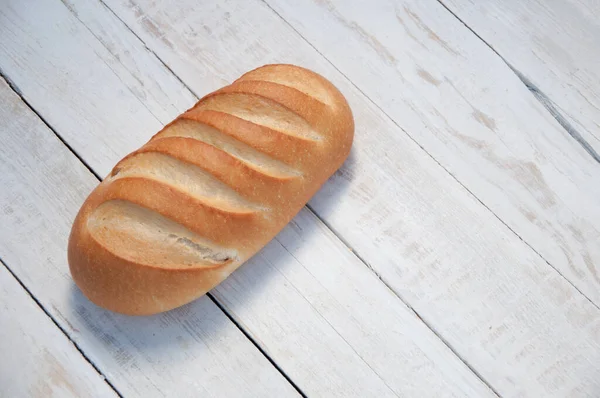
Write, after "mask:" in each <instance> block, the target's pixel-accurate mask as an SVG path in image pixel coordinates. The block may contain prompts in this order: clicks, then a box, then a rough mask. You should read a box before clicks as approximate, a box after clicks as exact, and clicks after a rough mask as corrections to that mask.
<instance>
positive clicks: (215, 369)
mask: <svg viewBox="0 0 600 398" xmlns="http://www.w3.org/2000/svg"><path fill="white" fill-rule="evenodd" d="M2 25H3V23H2ZM0 104H1V106H0V131H2V146H1V147H0V170H2V173H0V186H1V187H2V189H1V190H0V209H1V214H2V223H1V224H0V256H1V257H2V259H3V261H4V262H5V263H6V264H7V265H8V266H9V267H10V268H11V270H12V271H13V272H14V273H15V274H16V275H18V277H19V279H20V280H21V281H22V282H23V284H24V285H25V286H27V288H28V289H29V290H30V291H31V292H32V294H34V295H35V297H36V299H37V300H38V301H39V302H40V303H41V305H43V306H44V308H45V309H46V310H47V311H48V313H50V314H51V316H52V317H54V319H56V321H57V322H58V323H59V324H60V325H61V327H62V328H63V330H65V331H66V332H67V333H68V334H69V336H70V338H71V339H72V340H73V341H74V342H75V343H76V344H77V345H78V346H79V347H80V348H81V350H82V351H83V352H84V353H85V355H86V356H87V357H88V358H90V360H91V361H93V363H94V364H95V365H96V366H97V367H98V368H99V369H100V370H101V371H102V372H103V374H104V375H105V376H106V377H107V379H108V380H110V381H111V383H112V384H113V385H114V386H115V388H116V389H117V390H118V391H119V392H120V393H121V394H122V395H124V396H127V397H130V396H131V397H137V396H139V397H153V396H163V395H169V396H198V395H200V396H215V397H226V396H230V397H239V396H256V397H263V396H295V395H297V394H296V393H295V390H294V389H293V388H292V387H291V386H290V384H288V382H287V381H286V380H285V378H284V377H283V376H282V375H281V374H280V373H279V372H278V371H277V370H276V369H275V368H274V367H273V366H272V365H271V364H270V363H269V362H268V361H267V359H266V358H265V357H264V356H263V355H262V354H261V353H260V351H259V350H258V349H257V348H256V347H255V346H254V345H253V344H252V343H251V342H250V341H249V340H248V339H247V338H246V337H245V336H244V335H243V333H242V332H240V330H239V329H238V328H237V327H236V326H235V325H234V324H233V323H232V322H231V321H230V320H229V319H228V318H227V316H226V315H225V314H224V313H223V312H222V311H221V310H220V309H219V308H218V307H217V306H216V305H215V304H214V303H213V302H212V301H210V300H209V299H208V298H207V297H205V298H203V299H201V300H198V301H197V302H195V303H193V304H191V305H188V306H185V307H183V308H181V309H179V310H178V311H173V312H170V313H167V314H163V315H158V316H153V317H145V318H133V317H126V316H122V315H117V314H113V313H110V312H108V311H104V310H101V309H100V308H98V307H96V306H94V305H93V304H91V303H90V302H89V301H88V300H87V299H85V298H84V297H83V295H82V294H81V292H80V291H79V290H78V289H77V288H76V287H75V285H74V283H73V281H72V279H71V277H70V274H69V270H68V266H67V261H66V246H67V239H68V235H69V231H70V227H71V222H72V220H73V218H74V217H75V214H76V212H77V209H78V208H79V206H80V205H81V204H82V203H83V200H84V199H85V197H86V196H87V194H88V193H89V192H90V191H91V190H92V189H93V187H94V186H95V185H96V184H97V182H98V181H97V180H96V178H95V177H94V176H93V175H92V174H91V173H90V172H89V171H88V170H87V169H86V168H85V167H84V166H83V165H82V164H81V163H80V162H79V161H78V160H77V158H75V156H73V154H72V153H71V152H70V151H69V150H68V149H67V148H66V147H65V146H64V145H63V144H62V143H61V142H60V141H59V140H58V139H57V138H56V136H55V135H54V134H53V133H52V131H51V130H49V129H48V128H47V127H46V126H45V125H44V124H43V123H42V122H41V121H40V120H39V119H38V118H37V117H36V116H35V114H34V113H32V112H31V111H30V110H29V109H28V108H27V106H26V105H25V104H24V103H23V102H22V101H21V100H20V99H19V97H18V96H17V95H15V93H14V92H13V91H12V90H11V89H10V88H9V87H8V86H7V84H6V83H5V82H4V81H3V80H1V81H0ZM31 333H34V332H31ZM2 352H3V353H4V352H5V351H2ZM3 362H6V358H5V360H4V361H3ZM36 377H38V374H34V375H32V379H35V378H36ZM16 396H19V395H16ZM83 396H89V395H87V394H83Z"/></svg>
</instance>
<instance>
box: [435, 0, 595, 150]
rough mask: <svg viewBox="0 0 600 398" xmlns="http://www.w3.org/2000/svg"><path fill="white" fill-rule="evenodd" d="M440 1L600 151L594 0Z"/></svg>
mask: <svg viewBox="0 0 600 398" xmlns="http://www.w3.org/2000/svg"><path fill="white" fill-rule="evenodd" d="M442 3H444V5H446V6H447V7H448V8H449V9H450V10H452V12H453V13H455V14H456V15H457V16H458V17H459V18H460V19H461V20H462V21H463V22H465V23H466V24H467V25H468V26H469V27H470V28H471V29H473V30H474V31H475V32H476V33H477V34H478V35H479V36H481V38H482V39H483V40H485V41H486V42H487V43H488V44H489V45H490V46H491V47H492V48H493V49H494V50H495V51H497V52H498V53H499V54H500V55H501V56H502V57H503V58H504V59H505V60H506V61H507V62H508V63H509V64H510V65H512V67H514V68H516V69H517V70H518V71H519V72H520V73H522V74H523V75H524V76H525V77H526V78H527V79H528V80H529V81H531V82H532V83H533V84H534V85H535V86H536V87H537V88H538V89H539V90H541V92H542V93H543V94H545V95H546V97H547V99H548V100H549V101H550V103H551V104H552V105H553V106H554V107H555V108H556V109H557V111H558V112H559V113H560V114H561V116H563V117H565V118H566V119H567V120H568V121H569V123H570V124H571V125H572V126H573V127H574V128H575V129H576V131H577V132H578V133H579V134H581V136H582V138H584V139H585V140H586V141H587V143H588V144H589V145H590V146H591V147H592V148H593V149H594V150H595V151H596V153H600V68H598V65H600V47H599V46H598V38H599V37H600V3H599V2H598V1H597V0H568V1H561V0H533V1H518V0H509V1H501V0H493V1H486V2H478V1H474V0H442ZM598 161H599V162H600V158H599V159H598Z"/></svg>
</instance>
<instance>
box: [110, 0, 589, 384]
mask: <svg viewBox="0 0 600 398" xmlns="http://www.w3.org/2000/svg"><path fill="white" fill-rule="evenodd" d="M108 4H109V5H110V7H111V8H112V9H113V10H114V11H115V12H117V14H118V15H119V16H120V17H121V18H122V19H123V20H124V21H125V22H126V23H127V24H128V25H129V26H130V27H131V28H132V29H133V30H134V31H135V32H136V34H137V35H139V36H140V38H142V40H143V41H144V42H145V44H146V45H147V46H148V47H149V48H151V49H152V50H153V51H154V52H156V53H157V55H158V56H160V58H161V59H162V60H163V61H164V62H166V63H167V64H168V65H169V67H170V68H171V69H172V70H173V71H174V72H175V73H177V75H178V76H179V77H181V78H182V80H183V81H184V82H185V83H186V84H188V85H189V86H190V87H191V88H192V89H193V90H194V91H196V92H198V93H202V92H204V88H205V87H210V88H213V85H214V81H215V78H212V77H207V78H205V76H206V71H207V70H216V71H218V74H217V78H221V76H224V78H225V79H233V78H234V77H236V76H237V75H238V74H239V73H240V72H242V71H244V70H247V69H249V68H251V67H254V66H257V65H259V64H262V63H266V62H282V61H283V62H293V63H299V64H301V65H304V66H307V67H310V68H313V69H315V70H317V71H319V72H321V73H323V74H324V75H325V76H327V77H329V78H331V79H332V80H333V81H334V82H335V83H336V84H337V85H338V87H340V88H341V89H342V91H343V92H344V93H345V94H346V95H347V96H348V98H349V100H350V102H351V105H352V107H353V109H354V111H355V114H356V115H355V116H356V119H357V139H356V144H355V149H354V152H353V155H352V157H351V158H350V160H349V161H348V162H347V164H346V165H345V167H344V168H343V169H342V171H341V172H340V173H338V174H337V175H336V176H335V177H334V178H332V179H331V181H330V182H329V183H328V184H327V185H326V186H325V187H324V189H323V190H322V191H321V192H320V193H319V194H318V195H317V196H316V197H315V198H314V200H313V201H311V203H312V205H313V207H314V208H315V209H316V211H317V212H318V214H319V216H321V217H323V218H324V219H325V220H326V221H327V222H328V224H329V225H331V226H332V227H333V228H334V229H335V231H336V232H337V233H339V234H341V235H342V236H343V237H344V239H345V240H346V241H347V242H349V243H350V244H351V245H352V246H353V248H354V249H356V251H357V252H358V253H359V254H360V255H361V256H362V257H363V258H364V259H365V260H366V261H367V262H368V264H369V265H370V266H371V267H372V268H373V269H374V270H375V272H377V273H378V274H379V275H380V276H381V278H382V279H383V280H384V281H385V282H386V283H387V284H388V285H390V286H391V287H392V288H393V289H394V291H395V292H396V293H397V294H398V295H400V296H402V297H403V298H404V299H405V300H406V301H407V302H409V303H410V305H411V306H412V307H413V308H414V309H415V310H416V311H417V312H419V314H421V316H423V318H424V319H425V320H426V321H427V322H428V323H429V324H430V325H431V326H432V327H433V328H434V329H435V330H436V331H437V333H439V334H440V335H442V336H443V337H444V338H445V339H446V340H447V342H448V343H449V344H450V345H451V346H453V348H454V349H455V350H456V351H457V352H458V353H459V354H460V355H461V356H462V357H463V358H464V359H465V360H466V361H467V362H468V363H469V364H470V365H471V366H472V367H474V368H475V369H477V371H478V372H479V373H480V374H481V375H482V376H483V377H484V378H485V379H486V380H487V381H488V382H489V383H490V384H492V385H493V386H494V387H495V388H496V389H497V390H498V391H499V392H500V393H501V394H505V395H530V396H565V395H568V394H573V395H585V394H586V393H588V394H593V392H594V391H596V390H597V389H598V388H599V387H598V383H599V382H598V380H600V376H599V372H600V369H599V368H598V365H596V364H598V363H599V362H598V361H597V358H598V357H599V356H600V354H599V352H600V351H599V349H600V348H599V338H600V334H599V332H598V331H599V328H600V326H599V322H600V318H599V316H598V307H597V306H596V305H594V304H592V303H591V302H590V301H589V300H587V299H586V298H585V297H584V296H583V295H581V294H580V293H579V292H578V291H577V290H576V289H575V288H574V287H573V286H572V285H571V284H570V283H569V282H568V281H566V280H565V279H564V278H563V277H562V276H561V275H560V273H558V272H556V271H554V270H553V269H552V268H551V267H549V266H548V264H547V263H546V261H544V259H542V258H540V256H539V255H537V254H536V253H535V252H534V251H532V250H531V249H530V247H528V245H527V244H526V243H524V242H523V241H522V240H521V239H520V238H519V237H517V236H515V234H514V233H513V232H512V231H511V230H510V229H509V228H507V227H506V226H505V225H504V224H503V223H502V222H500V221H499V220H498V218H497V217H496V216H495V215H494V214H492V213H491V212H490V211H489V210H488V209H486V208H485V207H484V206H483V205H482V203H481V202H480V200H481V201H483V202H484V203H485V204H486V205H487V206H489V207H490V208H492V209H493V211H494V212H495V213H496V214H498V215H499V216H500V217H501V218H502V219H503V220H505V222H506V223H507V224H508V225H509V226H510V227H511V228H516V227H518V234H519V235H521V236H524V237H525V238H526V239H527V241H528V243H529V244H530V245H532V246H534V247H535V248H536V250H538V251H540V252H542V251H544V252H543V255H544V256H545V257H547V258H550V254H554V255H555V257H552V260H553V261H554V260H555V259H558V260H557V263H559V264H558V265H556V264H553V265H554V266H556V267H559V269H560V271H561V272H563V273H565V274H566V275H568V276H569V278H571V279H574V278H573V276H574V275H578V274H579V273H581V274H583V275H581V276H580V277H579V279H577V283H578V285H579V286H583V287H586V286H587V288H586V289H585V292H586V294H588V295H590V296H592V295H594V296H595V297H597V295H598V292H597V289H596V286H597V285H596V284H597V282H596V281H595V280H594V279H593V275H594V273H593V271H592V270H590V268H591V269H593V267H589V265H588V264H586V256H589V258H598V252H597V245H596V242H597V240H596V237H597V227H596V225H595V224H593V223H592V220H594V219H598V217H596V216H597V215H598V214H599V213H598V203H597V202H598V201H597V198H598V189H599V188H598V187H600V184H597V183H595V182H596V181H598V172H597V171H596V169H595V168H593V167H592V166H593V165H594V162H593V160H592V159H590V158H589V156H587V153H586V152H585V151H583V149H582V148H581V146H580V145H579V144H578V143H577V142H575V141H574V140H572V138H571V137H570V136H569V135H568V134H567V133H566V132H565V131H564V130H563V129H562V128H561V127H560V126H559V125H558V124H557V123H556V122H555V120H554V119H553V118H552V117H551V116H550V115H549V114H548V112H546V110H545V109H544V108H543V107H542V106H541V105H540V104H539V103H538V101H536V100H535V98H534V97H533V96H532V95H531V94H530V93H529V92H528V91H527V90H526V88H525V87H523V85H522V83H521V82H520V81H519V79H517V78H516V77H515V76H514V75H513V74H512V72H510V71H509V70H508V69H507V68H506V66H505V65H504V64H503V63H502V62H501V61H500V60H499V59H498V58H497V57H495V56H494V54H493V53H492V52H491V51H489V49H486V47H485V46H484V45H483V44H482V43H481V42H480V41H479V40H477V39H476V38H475V37H473V35H472V33H471V32H469V31H468V30H467V29H466V28H464V26H462V25H461V24H460V23H459V22H457V21H456V20H455V19H454V18H453V17H452V15H450V14H449V13H448V12H447V11H446V10H444V9H443V8H442V7H441V6H440V5H439V4H437V3H434V2H416V1H414V2H404V3H396V5H398V8H399V10H400V12H399V13H398V14H397V13H396V10H395V7H394V6H391V5H390V4H389V3H386V2H376V3H371V4H369V6H368V7H367V6H366V4H365V3H359V2H351V3H348V2H344V3H343V4H344V7H342V8H343V10H342V9H338V11H337V12H336V11H335V10H331V9H329V5H328V3H327V2H319V3H318V4H312V3H303V4H302V5H300V6H296V7H291V6H289V5H288V3H285V4H284V2H280V3H275V2H270V4H272V5H274V6H277V11H278V12H279V13H280V14H281V15H285V17H286V19H287V20H288V21H289V22H290V23H291V24H292V25H293V26H294V28H295V29H297V30H298V31H299V32H300V33H301V34H302V35H303V36H305V37H307V38H308V39H309V40H310V41H311V43H312V44H313V45H315V46H316V49H317V50H320V51H321V52H322V53H323V54H325V55H326V56H327V57H328V58H329V59H330V60H332V61H333V62H334V64H335V65H336V66H337V67H338V68H340V69H341V70H342V72H344V73H345V74H346V76H349V77H350V78H352V79H353V80H354V81H355V82H357V83H356V84H358V85H359V87H360V89H361V90H362V91H364V92H366V93H368V94H369V95H370V96H371V97H372V98H373V99H374V100H376V101H380V100H381V101H382V102H378V104H380V106H381V107H382V108H383V109H385V110H387V113H388V114H390V115H393V117H394V119H395V123H394V122H392V121H391V120H390V119H389V118H387V117H386V116H384V115H382V114H381V112H380V110H379V109H377V108H376V107H375V106H374V105H373V104H372V103H370V102H369V101H368V100H366V99H365V98H364V96H362V95H361V93H359V92H358V90H357V89H355V88H353V87H352V86H351V85H350V84H349V83H348V81H347V80H346V79H344V77H343V76H341V75H340V74H339V73H336V71H335V70H334V69H333V68H332V66H331V65H330V64H329V63H328V62H327V61H324V60H323V58H321V57H320V55H319V54H318V52H317V51H315V49H314V48H311V46H310V45H308V44H307V43H306V42H305V41H304V40H302V38H301V37H299V35H298V34H297V33H295V32H294V31H292V30H291V29H290V28H289V26H287V25H286V23H285V22H284V21H282V20H281V19H278V18H276V16H275V15H274V14H273V12H272V11H271V10H269V8H268V7H266V6H265V5H264V4H263V3H258V2H256V3H243V4H239V3H236V4H231V3H225V4H219V5H211V6H210V7H208V6H207V7H203V8H201V9H200V8H198V7H196V5H195V3H193V2H191V1H187V2H186V1H182V2H178V3H177V6H172V5H169V6H168V7H167V6H166V5H165V4H157V3H152V4H147V3H141V2H137V4H135V3H131V2H125V1H119V0H111V1H109V2H108ZM340 4H341V3H340ZM403 5H406V9H405V8H404V6H403ZM288 6H289V7H290V8H287V7H288ZM336 7H341V6H339V5H336ZM348 10H350V11H348ZM345 13H351V14H350V15H351V18H350V17H349V16H347V15H345ZM398 15H399V17H400V19H402V21H403V22H404V25H402V24H401V23H400V20H399V19H398V18H397V17H398ZM344 21H345V22H344ZM359 22H360V24H359ZM367 22H368V23H367ZM405 28H406V29H405ZM324 31H327V34H322V32H324ZM398 46H401V48H399V47H398ZM455 53H458V54H455ZM486 54H487V55H486ZM419 67H420V69H419ZM489 73H491V75H492V76H499V77H500V78H498V79H493V80H492V79H489V78H488V77H487V76H489V75H488V74H489ZM444 76H446V78H447V80H446V78H445V77H444ZM438 82H439V83H438ZM384 99H385V102H383V100H384ZM471 104H472V105H471ZM384 105H385V107H384ZM489 115H491V116H489ZM492 118H494V120H493V121H492ZM402 128H404V131H407V132H409V133H410V135H411V137H415V139H418V142H419V145H417V144H416V143H415V142H414V141H413V140H411V139H410V138H408V137H407V135H406V133H405V132H404V131H403V130H402ZM420 145H423V147H425V146H426V148H425V149H426V150H427V151H428V152H429V153H431V154H432V155H433V156H435V158H436V160H435V161H434V160H432V159H431V158H430V157H429V156H427V154H426V153H424V152H423V149H422V148H420V147H419V146H420ZM439 163H441V164H442V165H443V166H444V167H445V168H447V170H448V171H450V173H452V174H453V175H454V176H457V178H458V177H460V181H461V183H462V184H464V185H465V186H467V188H468V189H469V190H471V191H473V192H476V194H477V196H478V199H475V198H474V197H473V196H472V195H471V194H470V193H469V192H468V191H466V190H465V189H464V188H463V187H461V186H460V185H459V184H457V182H456V180H455V179H454V178H453V177H452V176H450V175H449V173H448V172H447V171H444V170H443V169H442V168H441V167H440V165H439ZM594 167H595V166H594ZM584 210H585V211H584ZM532 214H533V215H532ZM582 214H583V215H582ZM529 218H534V222H532V221H531V220H530V219H529ZM535 220H537V221H535ZM525 238H524V239H525ZM563 251H564V252H563ZM589 262H590V261H589V260H588V261H587V263H589ZM592 264H593V263H592ZM573 269H574V270H576V271H574V270H573ZM569 272H570V273H569ZM590 276H591V277H592V278H590ZM575 314H579V315H575ZM584 314H585V315H584ZM580 315H581V316H580ZM550 325H551V326H550ZM590 364H593V365H590Z"/></svg>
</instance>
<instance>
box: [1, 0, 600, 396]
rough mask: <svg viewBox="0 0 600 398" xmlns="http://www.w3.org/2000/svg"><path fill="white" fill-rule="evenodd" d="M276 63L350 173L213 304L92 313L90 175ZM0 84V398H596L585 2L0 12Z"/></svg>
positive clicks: (598, 175)
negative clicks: (315, 103)
mask: <svg viewBox="0 0 600 398" xmlns="http://www.w3.org/2000/svg"><path fill="white" fill-rule="evenodd" d="M279 62H284V63H294V64H298V65H301V66H304V67H308V68H310V69H313V70H315V71H317V72H318V73H321V74H322V75H324V76H325V77H327V78H328V79H330V80H331V81H332V82H334V84H335V85H336V86H337V87H338V88H339V89H340V90H341V91H342V92H343V93H344V94H345V96H346V97H347V98H348V100H349V102H350V104H351V107H352V109H353V112H354V116H355V120H356V138H355V144H354V147H353V151H352V154H351V156H350V158H349V159H348V161H347V162H346V163H345V165H344V166H343V168H342V169H341V170H340V171H339V172H337V173H336V174H335V175H334V176H333V177H332V178H331V179H330V180H329V181H328V182H327V184H326V185H325V186H324V187H323V189H322V190H321V191H320V192H319V193H318V194H317V195H316V196H315V197H314V198H313V199H312V200H311V202H310V204H309V206H308V207H307V208H305V209H304V210H302V212H301V213H300V214H299V215H298V216H297V217H296V218H295V219H294V221H293V222H292V223H291V224H290V225H289V226H287V227H286V228H285V230H284V231H283V232H281V234H279V235H278V237H277V238H276V239H275V240H274V241H273V242H271V243H270V244H269V245H268V246H267V247H266V248H265V249H264V250H263V251H262V252H261V253H260V254H259V255H257V256H256V257H255V258H254V259H252V260H251V261H250V262H248V263H247V264H245V265H244V266H243V267H241V268H240V269H239V271H237V272H236V273H234V274H233V275H232V276H231V277H230V278H228V279H227V280H226V281H225V282H224V283H223V284H221V285H220V286H219V287H217V288H216V289H214V290H213V291H212V292H211V293H210V294H209V295H208V296H205V297H203V298H201V299H199V300H197V301H196V302H194V303H192V304H189V305H187V306H184V307H182V308H180V309H177V310H174V311H171V312H168V313H164V314H161V315H157V316H152V317H139V318H132V317H126V316H121V315H117V314H114V313H110V312H108V311H104V310H102V309H99V308H98V307H96V306H94V305H93V304H91V303H90V302H88V301H87V300H86V299H85V298H84V297H83V296H82V294H81V293H80V292H79V291H78V289H77V288H76V287H75V285H74V283H73V282H72V280H71V278H70V275H69V272H68V265H67V260H66V244H67V238H68V233H69V231H70V227H71V223H72V221H73V218H74V215H75V214H76V212H77V210H78V208H79V206H80V205H81V204H82V202H83V200H84V199H85V197H86V196H87V195H88V193H89V192H90V191H91V190H92V189H93V187H94V186H95V185H96V184H97V183H98V179H99V177H103V176H105V175H106V174H107V173H108V172H109V169H110V168H111V167H112V166H113V165H114V164H115V163H116V162H117V161H118V160H119V159H120V158H121V157H123V156H124V155H126V154H127V153H129V152H130V151H132V150H134V149H136V148H137V147H139V146H140V145H142V144H143V143H144V142H146V141H147V140H148V139H149V137H150V136H151V135H152V134H154V133H155V132H157V131H158V130H159V129H160V128H161V126H163V125H164V124H166V123H168V122H169V121H170V120H172V119H173V118H174V117H175V116H176V115H178V114H179V113H180V112H182V111H184V110H185V109H187V108H189V107H190V106H191V105H192V104H193V103H194V102H195V101H196V100H197V98H198V97H199V96H202V95H204V94H205V93H208V92H209V91H212V90H215V89H217V88H219V87H221V86H223V85H225V84H228V83H229V82H231V81H232V80H233V79H235V78H237V77H238V76H239V75H241V74H242V73H244V72H246V71H248V70H250V69H252V68H255V67H257V66H260V65H262V64H267V63H279ZM0 70H1V73H2V78H3V79H1V80H0V104H1V106H0V134H1V136H0V138H1V141H0V142H1V144H0V259H1V264H0V354H1V359H0V396H1V397H48V396H56V397H70V396H73V397H91V396H106V397H115V396H121V397H144V398H146V397H155V396H168V397H250V396H254V397H288V396H309V397H352V396H354V397H393V396H399V397H493V396H503V397H535V398H538V397H600V307H599V305H600V156H599V155H598V153H600V2H599V1H598V0H486V1H476V0H439V1H435V0H397V1H383V0H382V1H371V2H367V1H358V0H354V1H342V0H337V1H333V0H332V1H327V0H320V1H314V2H309V1H287V0H264V1H259V0H252V1H241V0H240V1H233V0H232V1H197V0H183V1H175V0H171V1H167V0H162V1H161V0H62V1H60V0H2V1H0Z"/></svg>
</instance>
